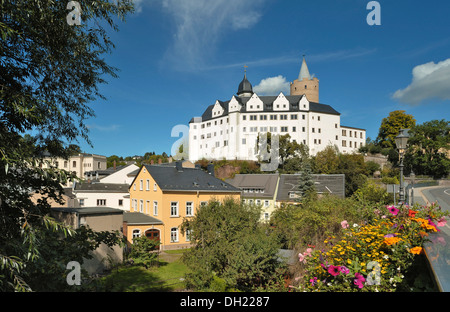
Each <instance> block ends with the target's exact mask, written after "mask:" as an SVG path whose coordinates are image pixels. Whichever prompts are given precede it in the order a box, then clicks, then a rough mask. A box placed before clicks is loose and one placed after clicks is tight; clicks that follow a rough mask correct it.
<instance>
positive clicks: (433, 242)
mask: <svg viewBox="0 0 450 312" xmlns="http://www.w3.org/2000/svg"><path fill="white" fill-rule="evenodd" d="M429 238H430V241H429V242H426V243H425V244H424V250H425V255H426V257H427V259H428V264H429V267H430V270H431V272H432V274H433V277H434V281H435V283H436V286H437V288H438V289H439V291H441V292H450V236H449V235H448V234H447V233H445V232H444V231H441V232H439V233H435V234H430V236H429Z"/></svg>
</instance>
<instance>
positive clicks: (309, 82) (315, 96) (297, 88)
mask: <svg viewBox="0 0 450 312" xmlns="http://www.w3.org/2000/svg"><path fill="white" fill-rule="evenodd" d="M302 94H305V95H306V97H307V98H308V101H310V102H316V103H319V79H317V78H316V77H314V78H311V75H310V74H309V70H308V65H306V61H305V56H303V63H302V67H301V69H300V73H299V75H298V79H296V80H294V82H291V95H302Z"/></svg>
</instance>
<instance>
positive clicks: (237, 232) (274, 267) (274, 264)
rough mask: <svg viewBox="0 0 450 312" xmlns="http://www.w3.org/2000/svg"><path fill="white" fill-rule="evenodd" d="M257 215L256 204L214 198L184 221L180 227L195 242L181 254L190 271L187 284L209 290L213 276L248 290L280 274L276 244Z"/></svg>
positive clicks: (229, 284) (258, 213) (233, 286)
mask: <svg viewBox="0 0 450 312" xmlns="http://www.w3.org/2000/svg"><path fill="white" fill-rule="evenodd" d="M260 216H261V211H260V208H259V207H257V206H251V205H245V204H242V203H239V202H236V201H234V200H233V199H227V200H225V201H224V202H219V201H215V200H213V201H211V202H209V203H208V205H206V206H203V207H201V208H200V209H199V210H198V212H197V214H196V216H195V217H194V218H193V219H191V220H185V221H184V223H183V226H182V229H183V231H184V232H186V231H191V232H190V233H191V241H192V242H193V245H194V247H192V248H191V249H190V250H189V251H188V252H186V253H185V254H184V256H183V261H184V262H185V263H186V264H187V266H188V267H189V268H190V269H191V271H192V273H190V274H188V275H187V276H186V281H187V284H188V285H190V286H191V287H193V288H195V289H209V288H210V287H211V285H212V284H213V281H214V280H215V278H214V277H215V276H216V277H218V278H220V279H223V280H225V282H226V284H227V287H231V288H237V289H242V290H251V289H253V287H258V286H259V287H261V286H264V285H265V284H266V283H268V282H269V281H271V280H274V279H276V278H277V277H278V276H280V274H281V272H283V265H282V263H280V262H279V261H278V260H277V253H278V248H279V244H278V241H277V239H276V237H275V236H273V235H269V234H268V233H267V231H266V230H267V229H266V228H265V226H264V225H263V224H261V223H260V222H259V220H260ZM216 279H217V278H216Z"/></svg>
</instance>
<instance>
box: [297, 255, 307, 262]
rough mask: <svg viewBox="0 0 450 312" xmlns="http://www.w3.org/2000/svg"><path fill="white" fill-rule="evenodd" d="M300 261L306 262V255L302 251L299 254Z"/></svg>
mask: <svg viewBox="0 0 450 312" xmlns="http://www.w3.org/2000/svg"><path fill="white" fill-rule="evenodd" d="M298 261H300V262H303V263H306V259H305V256H304V255H303V254H301V253H299V254H298Z"/></svg>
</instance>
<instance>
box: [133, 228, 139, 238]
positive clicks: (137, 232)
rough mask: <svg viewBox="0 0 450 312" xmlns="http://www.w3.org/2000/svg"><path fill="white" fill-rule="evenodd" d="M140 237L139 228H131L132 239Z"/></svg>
mask: <svg viewBox="0 0 450 312" xmlns="http://www.w3.org/2000/svg"><path fill="white" fill-rule="evenodd" d="M138 237H141V230H133V239H135V238H138Z"/></svg>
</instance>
